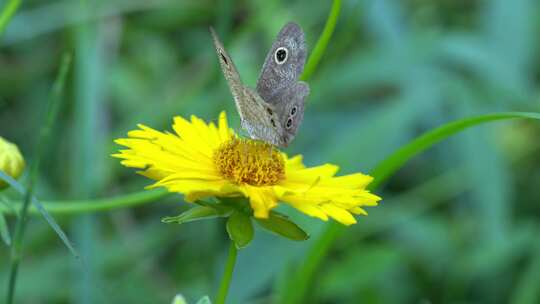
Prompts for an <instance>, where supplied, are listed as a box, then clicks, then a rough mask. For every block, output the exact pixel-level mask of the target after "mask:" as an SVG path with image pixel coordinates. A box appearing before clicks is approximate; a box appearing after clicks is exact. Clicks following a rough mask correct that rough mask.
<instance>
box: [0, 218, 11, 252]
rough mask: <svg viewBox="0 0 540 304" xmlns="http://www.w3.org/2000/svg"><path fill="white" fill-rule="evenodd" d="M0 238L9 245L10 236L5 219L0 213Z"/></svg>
mask: <svg viewBox="0 0 540 304" xmlns="http://www.w3.org/2000/svg"><path fill="white" fill-rule="evenodd" d="M0 237H2V240H3V241H4V243H6V245H8V246H10V245H11V236H10V234H9V228H8V225H7V222H6V219H5V218H4V215H3V214H2V213H0Z"/></svg>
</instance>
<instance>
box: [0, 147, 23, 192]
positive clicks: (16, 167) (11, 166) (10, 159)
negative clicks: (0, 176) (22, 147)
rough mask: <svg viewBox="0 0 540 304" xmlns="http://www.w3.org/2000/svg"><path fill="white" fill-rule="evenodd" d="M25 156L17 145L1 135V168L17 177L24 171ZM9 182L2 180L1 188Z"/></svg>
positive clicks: (0, 181) (0, 182)
mask: <svg viewBox="0 0 540 304" xmlns="http://www.w3.org/2000/svg"><path fill="white" fill-rule="evenodd" d="M24 166H25V164H24V158H23V156H22V155H21V152H20V151H19V148H17V146H16V145H14V144H12V143H10V142H9V141H7V140H5V139H4V138H2V137H0V170H2V171H3V172H4V173H6V174H7V175H9V176H11V177H13V178H15V179H17V178H18V177H19V176H21V174H22V173H23V171H24ZM6 186H7V184H6V183H5V182H4V181H2V180H0V189H3V188H5V187H6Z"/></svg>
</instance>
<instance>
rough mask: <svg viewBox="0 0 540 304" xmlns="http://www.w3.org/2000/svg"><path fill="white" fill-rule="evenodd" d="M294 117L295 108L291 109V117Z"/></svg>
mask: <svg viewBox="0 0 540 304" xmlns="http://www.w3.org/2000/svg"><path fill="white" fill-rule="evenodd" d="M294 115H296V106H294V107H292V109H291V116H294Z"/></svg>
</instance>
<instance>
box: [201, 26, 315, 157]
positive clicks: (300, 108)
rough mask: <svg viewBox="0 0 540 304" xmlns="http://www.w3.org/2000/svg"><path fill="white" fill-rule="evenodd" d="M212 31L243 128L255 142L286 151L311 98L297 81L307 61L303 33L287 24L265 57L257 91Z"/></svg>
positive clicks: (297, 27)
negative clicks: (245, 82) (243, 76)
mask: <svg viewBox="0 0 540 304" xmlns="http://www.w3.org/2000/svg"><path fill="white" fill-rule="evenodd" d="M210 31H211V33H212V37H213V40H214V45H215V47H216V52H217V55H218V59H219V62H220V66H221V69H222V71H223V74H224V75H225V79H226V80H227V83H228V85H229V88H230V90H231V93H232V95H233V97H234V101H235V104H236V109H237V110H238V113H239V114H240V119H241V124H242V128H244V129H245V130H246V131H247V132H248V134H249V135H250V137H251V138H253V139H259V140H263V141H266V142H268V143H271V144H273V145H276V146H278V147H286V146H287V145H288V144H289V143H290V142H291V141H292V140H293V139H294V136H295V135H296V132H297V130H298V126H299V125H300V123H301V121H302V119H303V115H304V102H305V99H306V98H307V96H308V95H309V86H308V85H307V83H305V82H302V81H298V78H299V76H300V74H301V73H302V71H303V69H304V63H305V58H306V44H305V38H304V33H303V32H302V29H301V28H300V27H299V26H298V25H297V24H295V23H288V24H286V25H285V26H284V27H283V28H282V29H281V31H280V32H279V34H278V37H277V39H276V40H275V42H274V43H273V44H272V48H271V49H270V51H269V53H268V55H267V56H266V60H265V63H264V65H263V68H262V70H261V75H260V77H259V80H258V81H257V87H256V90H253V89H251V88H249V87H247V86H245V85H244V84H243V83H242V80H241V79H240V74H239V73H238V70H237V69H236V66H235V65H234V63H233V61H232V59H231V58H230V56H229V55H228V54H227V52H226V51H225V49H224V47H223V44H222V43H221V41H220V40H219V38H218V36H217V34H216V33H215V31H214V30H213V29H210Z"/></svg>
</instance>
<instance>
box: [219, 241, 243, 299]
mask: <svg viewBox="0 0 540 304" xmlns="http://www.w3.org/2000/svg"><path fill="white" fill-rule="evenodd" d="M237 254H238V249H236V245H235V244H234V242H233V241H231V244H230V245H229V256H228V257H227V264H226V265H225V271H224V272H223V277H222V278H221V285H220V286H219V291H218V294H217V297H216V304H225V300H227V294H228V293H229V286H230V285H231V278H232V275H233V272H234V265H235V264H236V256H237Z"/></svg>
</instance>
